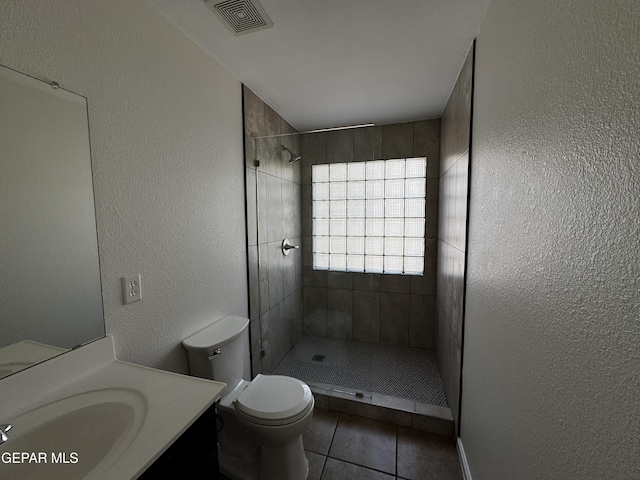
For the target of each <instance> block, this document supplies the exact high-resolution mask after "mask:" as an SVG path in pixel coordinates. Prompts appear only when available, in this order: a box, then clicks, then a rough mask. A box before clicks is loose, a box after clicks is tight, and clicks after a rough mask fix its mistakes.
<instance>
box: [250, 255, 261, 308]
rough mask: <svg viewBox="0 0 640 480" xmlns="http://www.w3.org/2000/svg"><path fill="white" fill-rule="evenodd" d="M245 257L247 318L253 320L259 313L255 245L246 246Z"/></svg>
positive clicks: (258, 283)
mask: <svg viewBox="0 0 640 480" xmlns="http://www.w3.org/2000/svg"><path fill="white" fill-rule="evenodd" d="M247 259H248V262H247V268H248V269H249V318H250V319H251V320H253V319H254V318H257V317H258V316H259V315H260V304H259V302H260V292H259V289H260V277H259V272H258V246H257V245H253V246H249V247H248V249H247Z"/></svg>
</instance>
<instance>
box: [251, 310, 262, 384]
mask: <svg viewBox="0 0 640 480" xmlns="http://www.w3.org/2000/svg"><path fill="white" fill-rule="evenodd" d="M249 334H250V336H251V374H252V377H255V376H256V375H257V374H259V373H262V355H261V354H260V352H261V351H262V337H261V334H260V318H256V319H255V320H251V322H250V323H249Z"/></svg>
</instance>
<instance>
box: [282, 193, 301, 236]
mask: <svg viewBox="0 0 640 480" xmlns="http://www.w3.org/2000/svg"><path fill="white" fill-rule="evenodd" d="M296 192H297V190H296V189H295V184H294V183H293V182H289V181H287V180H282V183H281V205H282V238H281V239H280V240H282V239H284V238H289V239H291V238H293V237H295V236H296V235H295V224H296V218H295V217H296V213H299V211H298V212H296V205H297V204H298V203H299V198H296Z"/></svg>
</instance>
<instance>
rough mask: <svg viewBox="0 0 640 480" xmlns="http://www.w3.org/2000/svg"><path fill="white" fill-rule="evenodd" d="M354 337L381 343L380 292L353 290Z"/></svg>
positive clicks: (363, 340)
mask: <svg viewBox="0 0 640 480" xmlns="http://www.w3.org/2000/svg"><path fill="white" fill-rule="evenodd" d="M353 339H354V340H357V341H360V342H371V343H380V292H367V291H359V290H354V291H353Z"/></svg>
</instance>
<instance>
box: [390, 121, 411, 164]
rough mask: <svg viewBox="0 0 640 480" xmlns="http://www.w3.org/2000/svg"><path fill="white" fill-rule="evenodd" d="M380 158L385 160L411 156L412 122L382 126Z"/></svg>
mask: <svg viewBox="0 0 640 480" xmlns="http://www.w3.org/2000/svg"><path fill="white" fill-rule="evenodd" d="M382 156H383V158H385V159H389V158H406V157H412V156H413V122H407V123H393V124H390V125H383V126H382Z"/></svg>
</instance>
